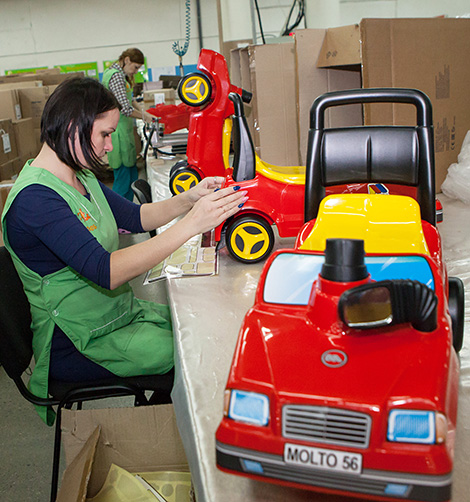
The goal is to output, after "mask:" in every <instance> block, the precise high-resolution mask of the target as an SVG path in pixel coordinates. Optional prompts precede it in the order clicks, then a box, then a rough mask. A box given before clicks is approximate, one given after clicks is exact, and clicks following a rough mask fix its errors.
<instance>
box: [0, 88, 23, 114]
mask: <svg viewBox="0 0 470 502" xmlns="http://www.w3.org/2000/svg"><path fill="white" fill-rule="evenodd" d="M21 118H23V116H22V114H21V105H20V98H19V96H18V91H17V90H16V89H5V90H3V91H2V90H0V120H1V119H11V120H20V119H21Z"/></svg>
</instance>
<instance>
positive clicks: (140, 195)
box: [131, 178, 157, 237]
mask: <svg viewBox="0 0 470 502" xmlns="http://www.w3.org/2000/svg"><path fill="white" fill-rule="evenodd" d="M131 188H132V191H133V192H134V195H135V196H136V197H137V200H138V201H139V203H140V204H147V203H150V202H152V189H151V187H150V184H149V182H148V181H147V180H144V179H142V178H139V179H137V180H135V181H134V182H133V183H132V185H131ZM149 235H150V237H155V235H157V232H156V230H150V231H149Z"/></svg>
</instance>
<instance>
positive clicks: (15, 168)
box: [0, 157, 24, 181]
mask: <svg viewBox="0 0 470 502" xmlns="http://www.w3.org/2000/svg"><path fill="white" fill-rule="evenodd" d="M23 165H24V164H22V163H21V159H20V158H19V157H16V158H15V159H12V160H9V161H8V162H5V163H4V164H1V165H0V181H6V180H11V179H16V178H17V177H18V174H19V173H20V171H21V169H22V168H23Z"/></svg>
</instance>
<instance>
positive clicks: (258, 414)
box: [225, 390, 269, 426]
mask: <svg viewBox="0 0 470 502" xmlns="http://www.w3.org/2000/svg"><path fill="white" fill-rule="evenodd" d="M225 403H226V404H225V414H226V415H227V416H228V417H229V418H231V419H232V420H237V421H239V422H246V423H249V424H253V425H261V426H264V425H267V424H268V422H269V399H268V397H267V396H265V395H264V394H258V393H256V392H245V391H243V390H231V391H230V390H227V391H226V394H225Z"/></svg>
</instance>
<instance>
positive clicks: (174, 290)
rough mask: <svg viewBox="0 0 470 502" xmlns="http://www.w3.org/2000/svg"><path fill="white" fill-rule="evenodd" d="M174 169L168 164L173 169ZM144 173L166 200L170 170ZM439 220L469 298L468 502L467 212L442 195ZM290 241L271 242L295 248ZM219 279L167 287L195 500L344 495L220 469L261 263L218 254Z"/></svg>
mask: <svg viewBox="0 0 470 502" xmlns="http://www.w3.org/2000/svg"><path fill="white" fill-rule="evenodd" d="M170 165H171V163H170ZM155 170H157V172H153V173H152V172H149V178H150V179H151V181H152V187H153V190H154V192H153V195H154V197H160V196H163V197H165V196H169V192H168V189H167V185H168V177H167V176H168V167H167V166H166V165H163V164H162V165H161V167H158V168H154V169H153V171H155ZM439 198H440V199H441V201H442V203H443V206H444V222H443V223H441V224H439V229H440V232H441V236H442V240H443V247H444V257H445V259H446V262H447V267H448V271H449V275H450V276H458V277H460V278H461V279H462V280H463V281H464V283H465V287H466V289H467V290H468V291H469V294H468V297H467V299H466V312H467V315H466V323H465V337H466V341H465V342H464V348H463V349H462V351H461V353H460V357H461V378H460V382H461V384H460V396H459V418H458V431H457V446H456V452H455V463H454V481H453V498H452V501H453V502H467V501H468V500H469V499H470V495H469V493H470V475H469V473H470V455H469V454H468V452H470V432H469V429H470V324H469V319H470V318H469V315H470V305H469V302H470V231H469V230H468V227H467V225H466V223H467V224H468V221H470V206H465V205H464V204H463V203H460V202H458V201H455V200H449V199H447V198H446V197H445V196H441V194H440V196H439ZM293 242H294V239H282V240H280V239H276V246H278V247H279V246H281V247H292V246H293ZM219 258H220V263H219V264H220V268H219V274H218V275H217V276H213V277H195V278H180V279H171V280H169V281H168V294H169V304H170V306H171V309H172V315H173V322H174V328H173V329H174V334H175V344H176V365H175V366H176V381H175V387H174V390H173V402H174V408H175V412H176V417H177V422H178V427H179V429H180V433H181V436H182V439H183V444H184V446H185V450H186V454H187V456H188V461H189V465H190V469H191V473H192V478H193V483H194V486H195V490H196V496H197V500H198V502H206V501H213V502H219V501H225V500H227V501H230V502H238V501H240V502H248V501H250V502H251V501H266V502H268V501H269V502H276V501H279V502H281V501H282V502H285V501H289V502H295V501H328V502H340V501H342V502H346V501H347V500H351V501H353V500H355V501H357V500H358V499H352V498H351V499H346V498H345V497H335V496H325V495H324V494H320V493H316V492H311V491H306V490H297V489H291V488H286V487H282V486H280V485H275V484H271V483H263V482H259V481H253V480H250V479H248V478H244V477H240V476H235V475H231V474H226V473H223V472H221V471H219V470H218V469H217V467H216V461H215V432H216V429H217V427H218V425H219V423H220V420H221V418H222V405H223V393H224V389H225V384H226V379H227V376H228V372H229V369H230V365H231V361H232V355H233V351H234V348H235V344H236V341H237V337H238V331H239V329H240V326H241V323H242V321H243V318H244V316H245V313H246V312H247V310H248V309H249V308H250V307H251V306H252V305H253V301H254V295H255V291H256V286H257V283H258V278H259V275H260V272H261V269H262V264H255V265H243V264H241V263H238V262H236V261H235V260H233V259H231V258H230V257H229V256H228V254H227V251H226V249H224V250H221V252H220V255H219Z"/></svg>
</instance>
